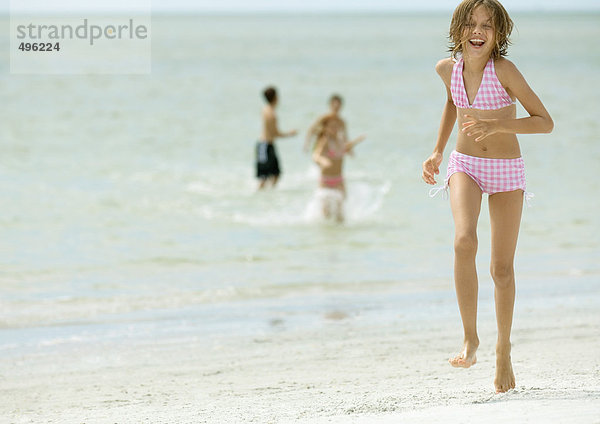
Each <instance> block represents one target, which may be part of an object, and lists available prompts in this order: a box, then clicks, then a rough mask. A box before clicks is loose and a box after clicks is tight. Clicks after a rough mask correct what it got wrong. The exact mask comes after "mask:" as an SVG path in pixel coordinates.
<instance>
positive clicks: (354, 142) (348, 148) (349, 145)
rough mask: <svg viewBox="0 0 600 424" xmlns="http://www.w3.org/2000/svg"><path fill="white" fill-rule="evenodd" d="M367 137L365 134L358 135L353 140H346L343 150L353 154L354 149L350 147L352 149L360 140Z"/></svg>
mask: <svg viewBox="0 0 600 424" xmlns="http://www.w3.org/2000/svg"><path fill="white" fill-rule="evenodd" d="M366 138H367V136H366V135H364V134H363V135H361V136H359V137H356V138H355V139H354V140H352V141H348V142H347V143H346V145H345V146H344V150H345V152H346V153H350V154H354V151H353V150H352V149H354V146H356V145H357V144H358V143H360V142H361V141H364V140H365V139H366Z"/></svg>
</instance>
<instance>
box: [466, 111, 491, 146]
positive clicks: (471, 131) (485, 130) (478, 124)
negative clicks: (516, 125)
mask: <svg viewBox="0 0 600 424" xmlns="http://www.w3.org/2000/svg"><path fill="white" fill-rule="evenodd" d="M465 118H467V119H470V121H467V122H463V124H462V125H463V129H462V132H464V133H467V135H468V136H469V137H475V142H478V141H481V140H483V139H484V138H486V137H488V136H490V135H492V134H496V133H497V132H498V126H497V125H496V120H495V119H479V118H475V117H474V116H471V115H465Z"/></svg>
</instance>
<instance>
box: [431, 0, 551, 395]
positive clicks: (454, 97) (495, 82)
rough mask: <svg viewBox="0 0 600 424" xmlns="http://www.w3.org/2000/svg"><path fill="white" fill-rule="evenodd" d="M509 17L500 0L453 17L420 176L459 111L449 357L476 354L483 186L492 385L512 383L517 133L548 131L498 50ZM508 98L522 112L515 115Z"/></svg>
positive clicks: (520, 183)
mask: <svg viewBox="0 0 600 424" xmlns="http://www.w3.org/2000/svg"><path fill="white" fill-rule="evenodd" d="M512 27H513V23H512V21H511V19H510V17H509V16H508V13H507V12H506V10H505V9H504V7H503V6H502V5H501V4H500V3H499V2H498V1H497V0H464V1H463V2H462V3H460V4H459V5H458V7H457V8H456V10H455V11H454V15H453V16H452V23H451V24H450V36H449V39H450V51H451V53H452V54H451V57H450V58H447V59H443V60H441V61H440V62H438V64H437V65H436V71H437V73H438V74H439V75H440V77H441V78H442V80H443V82H444V84H445V86H446V92H447V101H446V104H445V106H444V110H443V112H442V120H441V123H440V127H439V132H438V137H437V142H436V145H435V148H434V150H433V153H432V154H431V156H430V157H429V158H428V159H427V160H425V162H423V180H425V182H426V183H427V184H432V185H433V184H435V183H436V181H435V175H437V174H439V172H440V171H439V166H440V164H441V163H442V154H443V152H444V148H445V147H446V143H447V141H448V138H449V137H450V133H451V132H452V128H453V127H454V123H455V122H456V120H457V118H458V126H459V129H460V131H459V134H458V139H457V142H456V149H455V150H454V151H453V152H452V153H451V154H450V157H449V159H448V170H447V174H446V179H445V181H444V189H446V190H447V189H448V187H449V188H450V205H451V208H452V215H453V217H454V228H455V239H454V254H455V259H454V280H455V286H456V295H457V299H458V306H459V309H460V315H461V318H462V323H463V330H464V344H463V348H462V351H461V352H460V353H459V354H458V355H456V356H455V357H453V358H451V359H450V360H449V362H450V364H451V365H452V366H454V367H462V368H468V367H470V366H471V365H474V364H475V362H476V361H477V358H476V351H477V348H478V347H479V338H478V336H477V325H476V324H477V290H478V283H477V271H476V269H475V254H476V252H477V220H478V217H479V211H480V208H481V199H482V193H487V194H488V195H489V198H488V202H489V211H490V224H491V235H492V251H491V264H490V270H491V274H492V278H493V280H494V296H495V303H496V322H497V326H498V339H497V342H496V377H495V379H494V385H495V388H496V393H500V392H506V391H508V390H510V389H512V388H514V387H515V376H514V374H513V369H512V363H511V356H510V350H511V344H510V332H511V327H512V319H513V308H514V301H515V276H514V269H513V261H514V255H515V249H516V245H517V236H518V233H519V225H520V222H521V211H522V208H523V197H524V195H525V190H526V187H525V169H524V163H523V159H522V158H521V150H520V148H519V142H518V140H517V137H516V134H533V133H549V132H551V131H552V129H553V127H554V123H553V122H552V118H551V117H550V115H549V114H548V112H547V111H546V108H545V107H544V105H543V104H542V102H541V101H540V99H539V98H538V97H537V96H536V94H535V93H534V92H533V90H532V89H531V88H530V87H529V85H528V84H527V82H526V81H525V79H524V78H523V76H522V75H521V73H520V72H519V71H518V70H517V68H516V67H515V65H514V64H513V63H512V62H510V61H509V60H507V59H505V58H504V56H506V52H507V47H508V45H509V36H510V33H511V30H512ZM515 99H517V100H519V102H520V103H521V105H523V107H524V108H525V110H526V111H527V113H528V114H529V116H528V117H526V118H520V119H517V118H516V105H515Z"/></svg>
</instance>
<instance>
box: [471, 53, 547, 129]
mask: <svg viewBox="0 0 600 424" xmlns="http://www.w3.org/2000/svg"><path fill="white" fill-rule="evenodd" d="M496 72H497V73H498V79H501V82H502V81H504V83H503V84H504V86H505V87H506V88H507V91H510V92H511V93H513V94H514V95H515V97H516V98H517V99H518V100H519V102H520V103H521V104H522V105H523V107H524V108H525V110H526V111H527V113H529V116H528V117H526V118H519V119H477V118H474V117H473V116H471V115H465V116H466V117H468V118H470V120H469V121H468V122H465V123H464V124H463V129H462V131H463V132H468V134H471V135H473V136H476V138H475V141H481V140H483V139H484V138H486V137H488V136H490V135H492V134H495V133H508V134H539V133H549V132H552V129H553V128H554V122H553V121H552V118H551V117H550V114H549V113H548V111H547V110H546V108H545V107H544V104H543V103H542V101H541V100H540V99H539V97H538V96H537V95H536V94H535V92H534V91H533V90H532V89H531V87H529V84H527V81H525V78H524V77H523V75H522V74H521V73H520V72H519V70H518V69H517V67H516V66H515V65H514V64H513V63H512V62H510V61H508V60H506V59H504V60H502V61H499V63H498V66H497V67H496Z"/></svg>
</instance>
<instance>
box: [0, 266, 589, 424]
mask: <svg viewBox="0 0 600 424" xmlns="http://www.w3.org/2000/svg"><path fill="white" fill-rule="evenodd" d="M593 278H594V276H588V277H587V280H588V283H589V281H591V279H593ZM585 280H586V277H581V278H579V279H578V278H575V277H571V278H570V279H569V280H568V284H580V285H581V283H582V282H583V283H585ZM568 284H567V283H565V285H564V287H563V289H564V290H557V291H555V294H554V295H552V296H546V297H544V303H545V304H546V305H547V306H542V307H538V308H535V309H532V308H530V307H529V306H528V305H527V302H523V303H522V304H519V302H517V313H516V321H515V328H514V333H513V334H514V337H513V363H514V369H515V373H516V377H517V388H516V389H515V390H512V391H510V392H508V393H506V394H501V395H496V394H495V393H494V390H493V384H492V381H493V377H494V355H493V353H494V350H493V349H494V345H493V341H494V337H495V328H494V321H493V309H492V308H493V304H492V303H491V297H490V293H487V294H486V293H485V292H484V294H483V295H482V302H481V306H480V308H481V310H482V313H481V318H480V327H481V329H480V337H481V340H482V344H481V347H480V350H479V354H478V356H479V361H478V363H477V364H476V365H475V366H474V367H472V368H471V369H469V370H458V369H453V368H451V367H450V365H448V363H447V362H446V359H447V357H448V356H449V354H450V353H452V352H454V350H455V349H457V348H458V347H459V346H460V343H459V342H460V339H459V337H460V335H461V332H460V327H459V326H460V322H459V321H458V317H456V319H449V317H445V316H441V317H435V316H433V317H432V318H431V319H429V320H427V319H426V320H419V321H417V320H413V319H411V317H410V316H405V315H403V314H402V310H401V309H402V308H403V307H406V308H408V305H404V306H403V305H401V304H400V305H398V306H399V311H398V313H397V314H396V315H391V316H390V317H389V319H388V318H385V317H382V318H381V319H380V320H379V321H378V320H377V319H375V320H373V319H371V318H368V317H365V316H363V315H362V314H357V313H354V312H353V311H352V310H323V311H322V314H321V315H320V317H319V319H318V321H317V322H316V323H315V324H314V325H311V326H308V327H304V328H297V329H290V328H287V325H286V320H285V318H282V317H277V316H274V317H273V318H272V319H270V320H269V322H268V323H266V325H267V326H268V327H270V328H267V329H266V330H265V331H263V332H261V333H260V334H258V335H257V334H254V335H252V336H248V337H244V336H240V335H236V334H226V333H222V334H215V335H213V336H211V337H209V338H200V337H193V336H186V337H184V338H177V337H163V338H161V339H160V340H151V339H146V340H144V339H138V340H137V341H136V342H131V341H127V342H123V343H119V342H118V341H114V342H110V343H109V342H104V344H103V345H91V344H73V345H72V346H71V347H67V346H64V345H63V346H62V347H60V348H59V349H56V350H53V348H52V346H45V347H40V348H38V349H37V350H36V351H35V352H32V353H30V354H27V355H21V356H18V357H13V358H10V359H9V360H4V361H3V362H2V365H1V368H0V375H1V377H0V378H1V381H2V385H1V389H0V390H1V391H0V396H1V398H2V399H3V402H2V403H1V404H0V416H1V417H3V418H2V419H1V420H0V421H2V422H7V423H25V422H36V423H38V422H47V423H108V422H110V423H113V422H114V423H133V422H151V423H198V422H201V423H246V422H254V423H287V422H299V423H307V424H308V423H310V424H317V423H395V422H411V423H412V422H415V423H429V422H438V421H442V420H449V422H461V423H463V422H480V421H481V420H484V421H485V422H492V423H495V422H498V423H499V422H505V421H507V420H511V421H514V422H531V423H538V422H548V423H550V422H561V423H567V422H568V423H570V422H573V423H598V422H600V355H598V352H599V351H600V339H599V338H598V335H599V329H600V326H599V319H598V318H599V317H598V307H597V301H598V294H597V293H593V292H592V293H587V294H586V293H585V292H584V293H582V294H579V295H573V296H570V297H564V294H565V290H568ZM592 287H593V282H592ZM526 293H527V291H526ZM525 296H526V294H525ZM442 298H443V299H444V300H443V302H444V303H447V302H451V301H453V295H452V293H451V292H449V291H448V292H442Z"/></svg>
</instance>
